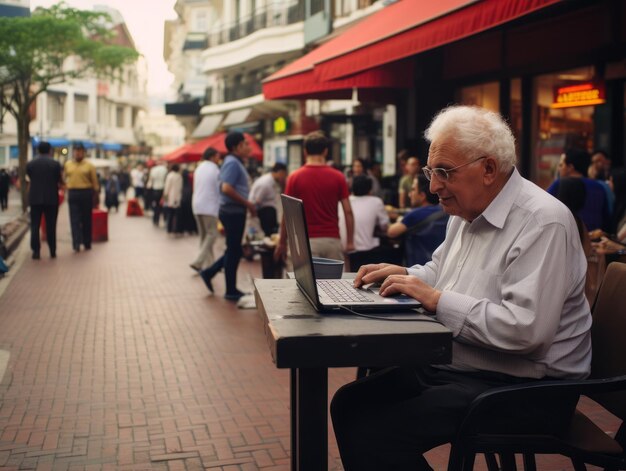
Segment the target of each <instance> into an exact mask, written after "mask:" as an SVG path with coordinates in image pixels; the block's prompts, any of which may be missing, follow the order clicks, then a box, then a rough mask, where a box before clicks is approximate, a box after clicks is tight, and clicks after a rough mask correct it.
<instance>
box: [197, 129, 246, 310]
mask: <svg viewBox="0 0 626 471" xmlns="http://www.w3.org/2000/svg"><path fill="white" fill-rule="evenodd" d="M225 144H226V149H228V155H227V156H226V158H225V159H224V163H223V164H222V168H221V169H220V177H219V181H220V193H221V194H220V209H219V215H218V217H219V219H220V222H221V223H222V226H224V232H225V233H226V251H225V252H224V255H222V256H221V257H220V258H219V259H218V260H216V261H215V263H213V265H211V266H210V267H209V268H207V269H206V270H202V271H201V272H200V276H201V277H202V280H203V281H204V283H205V284H206V287H207V288H208V289H209V291H210V292H211V293H213V284H212V281H211V280H212V279H213V277H214V276H215V275H216V274H217V273H218V272H219V271H220V270H221V269H222V268H224V277H225V280H226V294H225V295H224V298H225V299H228V300H229V301H238V300H239V298H241V297H242V296H243V295H244V293H243V292H241V291H239V290H238V289H237V267H238V266H239V260H241V255H242V248H241V239H242V238H243V231H244V229H245V226H246V211H249V212H250V215H251V216H256V208H255V206H254V204H253V203H252V202H250V201H248V193H249V185H248V173H247V172H246V168H245V166H244V161H245V159H247V158H248V156H249V155H250V144H248V142H247V141H246V139H245V137H244V135H243V134H242V133H240V132H237V131H233V132H229V133H228V134H227V135H226V139H225Z"/></svg>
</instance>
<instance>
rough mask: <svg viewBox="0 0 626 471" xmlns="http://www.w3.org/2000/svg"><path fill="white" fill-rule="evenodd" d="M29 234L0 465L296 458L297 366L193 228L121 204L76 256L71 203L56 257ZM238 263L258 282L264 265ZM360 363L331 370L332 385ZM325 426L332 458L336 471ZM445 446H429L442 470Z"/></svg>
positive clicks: (0, 319)
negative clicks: (207, 283) (210, 263)
mask: <svg viewBox="0 0 626 471" xmlns="http://www.w3.org/2000/svg"><path fill="white" fill-rule="evenodd" d="M122 208H123V206H122ZM122 208H121V209H122ZM27 239H28V237H26V238H25V241H24V243H23V244H22V246H21V248H20V252H19V253H18V261H17V262H16V264H15V266H14V268H13V269H12V271H11V273H10V276H8V277H6V278H4V279H0V351H4V355H5V356H7V355H8V360H7V368H6V372H5V373H4V376H3V377H1V378H0V469H1V470H13V469H37V470H201V469H208V470H223V471H234V470H240V471H252V470H258V469H262V470H268V471H269V470H288V469H289V462H290V461H289V410H288V405H289V389H288V388H289V375H288V371H286V370H278V369H276V368H275V367H274V365H273V363H272V361H271V357H270V354H269V349H268V347H267V344H266V341H265V337H264V334H263V328H262V325H261V322H260V319H259V316H258V314H257V312H256V310H238V309H236V308H235V307H234V305H233V304H232V303H230V302H228V301H225V300H224V299H223V298H222V297H221V295H222V294H223V291H224V285H223V276H218V277H216V279H215V287H216V291H217V294H216V296H214V297H211V296H208V295H207V290H206V288H205V287H204V285H203V283H202V281H201V279H200V278H199V277H198V276H197V275H194V274H193V273H192V272H191V270H190V268H189V267H188V263H189V262H190V261H191V260H193V257H194V256H195V252H196V249H197V242H198V240H197V237H195V236H185V237H182V238H173V237H168V236H167V235H166V234H165V231H164V230H163V229H157V228H154V227H153V226H152V223H151V220H150V219H149V218H148V217H134V218H129V217H126V216H125V215H124V213H123V212H120V213H119V214H115V213H113V214H111V215H110V216H109V239H110V240H109V241H108V242H105V243H96V244H94V245H93V250H91V251H89V252H84V251H83V252H80V253H77V254H75V253H73V252H72V250H71V238H70V234H69V224H68V217H67V205H66V204H64V205H63V206H62V207H61V211H60V218H59V227H58V244H59V247H58V250H57V252H58V253H57V255H58V257H57V259H55V260H52V259H50V258H49V256H48V251H47V247H46V246H44V247H43V248H42V251H41V255H42V259H41V260H38V261H33V260H31V259H30V251H29V249H28V243H27ZM239 275H240V280H239V281H240V288H244V289H251V284H250V279H249V278H250V277H258V276H260V263H259V262H247V261H245V260H244V261H242V264H241V266H240V270H239ZM0 357H1V355H0ZM354 374H355V371H354V369H333V370H331V371H330V377H329V385H330V386H329V389H330V394H332V393H333V392H334V390H336V388H338V387H339V386H340V385H341V384H344V383H345V382H347V381H349V380H351V379H353V378H354ZM614 425H615V421H614V420H612V419H610V418H607V426H614ZM416 426H418V425H417V424H416ZM329 434H330V447H329V448H330V450H329V452H330V456H329V469H330V470H341V469H342V468H341V465H340V462H339V459H338V453H337V450H336V447H335V445H334V438H333V437H332V430H330V431H329ZM447 450H448V449H447V447H440V448H438V449H436V450H433V451H431V452H430V453H429V455H428V457H429V459H430V461H431V463H432V465H433V467H435V469H437V470H440V469H445V466H446V463H447ZM543 463H545V465H540V469H554V470H556V469H569V468H570V466H569V465H568V463H567V461H566V460H563V459H562V458H550V459H548V460H547V461H545V462H543ZM481 466H482V465H480V464H479V466H477V469H483V468H481ZM381 471H384V470H381Z"/></svg>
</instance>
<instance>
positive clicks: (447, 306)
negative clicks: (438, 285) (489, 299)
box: [436, 291, 476, 337]
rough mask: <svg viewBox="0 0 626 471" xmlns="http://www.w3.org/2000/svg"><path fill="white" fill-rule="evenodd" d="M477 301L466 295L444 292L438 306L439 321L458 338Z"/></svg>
mask: <svg viewBox="0 0 626 471" xmlns="http://www.w3.org/2000/svg"><path fill="white" fill-rule="evenodd" d="M475 302H476V300H475V299H474V298H473V297H471V296H468V295H466V294H460V293H455V292H453V291H442V292H441V297H440V298H439V303H438V304H437V313H436V314H437V320H439V321H440V322H441V323H442V324H443V325H445V326H446V327H447V328H448V329H450V330H451V331H452V335H453V336H454V337H456V336H457V335H459V333H460V332H461V329H462V328H463V325H464V324H465V319H466V317H467V316H468V314H469V312H470V310H471V308H472V306H473V305H474V303H475Z"/></svg>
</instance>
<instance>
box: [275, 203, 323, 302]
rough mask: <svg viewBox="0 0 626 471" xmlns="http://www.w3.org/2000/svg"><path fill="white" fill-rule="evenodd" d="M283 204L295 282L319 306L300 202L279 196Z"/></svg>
mask: <svg viewBox="0 0 626 471" xmlns="http://www.w3.org/2000/svg"><path fill="white" fill-rule="evenodd" d="M280 198H281V201H282V203H283V214H284V218H285V228H286V229H287V242H288V243H289V251H290V252H291V261H292V263H293V271H294V273H295V275H296V281H297V282H298V284H299V285H300V287H301V288H302V290H303V291H304V293H305V295H306V296H307V297H308V298H309V301H310V302H311V303H312V304H313V305H314V306H319V300H318V296H317V285H316V284H315V275H314V274H313V259H312V258H311V246H310V245H309V233H308V230H307V225H306V219H305V216H304V205H303V204H302V200H299V199H297V198H292V197H291V196H287V195H284V194H283V195H280Z"/></svg>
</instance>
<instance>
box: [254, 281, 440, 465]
mask: <svg viewBox="0 0 626 471" xmlns="http://www.w3.org/2000/svg"><path fill="white" fill-rule="evenodd" d="M254 286H255V297H256V306H257V309H258V311H259V314H260V315H261V318H262V321H263V324H264V328H265V335H266V337H267V341H268V344H269V347H270V350H271V354H272V358H273V360H274V363H275V364H276V367H277V368H290V369H291V384H290V396H291V398H290V399H291V469H292V470H298V471H304V470H315V471H320V470H322V471H323V470H327V469H328V419H327V417H328V368H333V367H349V366H371V367H384V366H393V365H420V364H422V365H423V364H436V363H437V364H445V363H449V362H450V361H451V359H452V333H451V332H450V330H448V329H447V328H446V327H444V326H442V325H441V324H439V323H435V322H429V321H428V320H429V318H428V317H427V316H425V315H422V314H415V313H413V314H411V315H412V316H415V318H416V321H409V322H404V321H403V322H398V321H392V320H377V319H368V318H362V317H357V316H355V315H351V314H318V313H317V312H316V311H315V309H314V308H313V306H311V304H310V303H309V302H308V301H307V299H306V298H305V297H304V295H303V294H302V293H301V292H300V290H299V289H298V286H297V285H296V281H295V280H293V279H256V280H254ZM381 316H382V317H384V316H385V314H381ZM394 317H404V318H407V317H408V316H407V315H400V316H398V315H395V316H394Z"/></svg>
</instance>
